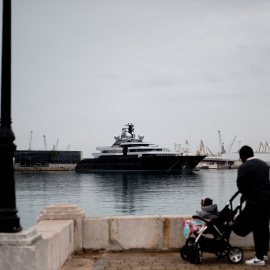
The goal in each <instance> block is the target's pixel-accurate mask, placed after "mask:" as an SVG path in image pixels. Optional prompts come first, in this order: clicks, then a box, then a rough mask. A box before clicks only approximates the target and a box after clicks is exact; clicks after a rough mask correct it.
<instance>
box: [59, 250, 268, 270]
mask: <svg viewBox="0 0 270 270" xmlns="http://www.w3.org/2000/svg"><path fill="white" fill-rule="evenodd" d="M253 254H254V252H253V251H244V259H243V261H242V262H241V263H239V264H232V263H230V262H229V261H228V259H227V258H217V257H216V256H215V255H214V254H210V253H203V261H202V263H201V264H191V263H190V262H188V261H184V260H183V259H182V258H181V257H180V254H179V252H108V253H96V254H95V253H89V254H88V253H85V254H82V255H75V256H73V257H72V258H71V259H70V260H69V261H68V262H67V263H66V264H65V265H64V267H63V268H62V270H86V269H87V270H179V269H183V270H195V269H205V270H225V269H236V270H252V269H265V270H267V269H268V270H270V261H269V262H266V265H265V266H248V265H245V260H248V259H250V258H252V257H253Z"/></svg>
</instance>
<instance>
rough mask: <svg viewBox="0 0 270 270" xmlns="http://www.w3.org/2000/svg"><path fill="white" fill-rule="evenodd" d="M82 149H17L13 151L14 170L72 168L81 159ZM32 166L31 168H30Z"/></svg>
mask: <svg viewBox="0 0 270 270" xmlns="http://www.w3.org/2000/svg"><path fill="white" fill-rule="evenodd" d="M82 157H83V152H82V151H53V150H52V151H44V150H18V151H16V152H15V155H14V158H15V161H14V163H15V170H17V171H18V170H35V169H36V168H38V169H39V170H56V169H59V168H62V169H63V168H69V167H70V168H74V166H75V165H76V164H77V163H78V162H79V161H80V160H81V159H82ZM31 168H32V169H31Z"/></svg>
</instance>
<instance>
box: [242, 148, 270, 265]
mask: <svg viewBox="0 0 270 270" xmlns="http://www.w3.org/2000/svg"><path fill="white" fill-rule="evenodd" d="M239 154H240V158H241V160H242V162H243V164H242V165H241V166H240V167H239V169H238V176H237V187H238V189H239V191H240V192H241V193H242V194H243V195H244V197H245V199H246V207H245V209H244V210H243V214H244V215H245V216H247V217H249V219H248V220H247V224H249V225H250V229H251V231H252V232H253V238H254V245H255V258H253V259H251V260H248V261H246V262H245V263H246V264H247V265H259V266H260V265H265V260H267V259H268V257H267V252H268V249H269V213H270V182H269V167H268V166H267V164H266V163H265V162H264V161H262V160H260V159H257V158H255V157H254V153H253V150H252V148H250V147H249V146H243V147H242V148H241V149H240V152H239Z"/></svg>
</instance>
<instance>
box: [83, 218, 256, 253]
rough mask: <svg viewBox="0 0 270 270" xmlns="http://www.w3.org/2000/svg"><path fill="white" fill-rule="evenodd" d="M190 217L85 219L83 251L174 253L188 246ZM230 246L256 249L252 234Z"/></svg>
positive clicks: (232, 236)
mask: <svg viewBox="0 0 270 270" xmlns="http://www.w3.org/2000/svg"><path fill="white" fill-rule="evenodd" d="M188 218H191V216H170V215H168V216H163V215H162V216H115V217H95V218H94V217H92V218H91V217H89V218H84V219H83V235H82V238H83V249H84V250H91V251H102V250H103V251H128V250H156V251H173V250H178V249H180V248H181V247H182V246H183V245H184V244H185V237H184V235H183V226H182V224H183V220H184V219H188ZM230 243H231V244H232V245H234V246H238V247H242V248H254V244H253V238H252V234H250V235H248V236H247V237H238V236H236V235H235V234H234V233H232V235H231V239H230Z"/></svg>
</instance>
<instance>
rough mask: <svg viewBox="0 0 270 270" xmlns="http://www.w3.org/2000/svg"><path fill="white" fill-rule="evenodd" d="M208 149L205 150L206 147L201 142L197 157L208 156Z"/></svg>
mask: <svg viewBox="0 0 270 270" xmlns="http://www.w3.org/2000/svg"><path fill="white" fill-rule="evenodd" d="M206 149H207V147H206ZM206 149H205V147H204V143H203V140H201V143H200V145H199V149H198V151H197V153H196V156H201V155H203V156H207V155H208V153H207V150H206Z"/></svg>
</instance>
